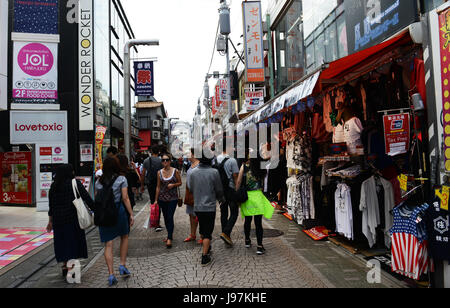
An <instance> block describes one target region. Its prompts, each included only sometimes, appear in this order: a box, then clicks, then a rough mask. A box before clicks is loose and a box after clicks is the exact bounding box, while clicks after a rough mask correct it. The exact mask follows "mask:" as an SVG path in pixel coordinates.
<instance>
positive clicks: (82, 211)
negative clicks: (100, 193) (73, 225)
mask: <svg viewBox="0 0 450 308" xmlns="http://www.w3.org/2000/svg"><path fill="white" fill-rule="evenodd" d="M72 188H73V194H74V195H75V200H73V201H72V202H73V205H75V208H76V209H77V216H78V222H79V224H80V228H81V229H82V230H86V229H88V228H89V227H90V226H92V225H93V224H94V215H93V214H92V213H91V211H90V210H89V209H88V208H87V206H86V205H85V204H84V201H83V199H82V198H81V195H80V192H79V191H78V187H77V181H76V180H75V179H73V180H72Z"/></svg>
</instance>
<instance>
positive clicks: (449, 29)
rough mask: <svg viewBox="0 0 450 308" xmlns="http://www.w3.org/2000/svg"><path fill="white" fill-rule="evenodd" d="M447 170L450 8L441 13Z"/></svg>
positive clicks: (449, 162)
mask: <svg viewBox="0 0 450 308" xmlns="http://www.w3.org/2000/svg"><path fill="white" fill-rule="evenodd" d="M439 38H440V47H441V48H440V51H441V52H440V58H441V79H442V80H441V83H442V107H443V108H442V111H443V113H444V124H443V125H444V159H445V171H450V9H446V10H445V11H442V12H441V13H440V14H439Z"/></svg>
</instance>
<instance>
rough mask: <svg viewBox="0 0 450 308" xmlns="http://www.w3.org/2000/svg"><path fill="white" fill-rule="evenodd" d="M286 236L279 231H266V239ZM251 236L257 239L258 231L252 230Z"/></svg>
mask: <svg viewBox="0 0 450 308" xmlns="http://www.w3.org/2000/svg"><path fill="white" fill-rule="evenodd" d="M282 235H284V232H283V231H280V230H277V229H264V237H266V238H271V237H280V236H282ZM251 236H252V237H256V231H255V230H254V229H252V231H251Z"/></svg>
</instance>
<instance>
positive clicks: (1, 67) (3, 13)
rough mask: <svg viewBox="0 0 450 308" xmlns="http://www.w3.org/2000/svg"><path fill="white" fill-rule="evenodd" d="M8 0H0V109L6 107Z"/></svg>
mask: <svg viewBox="0 0 450 308" xmlns="http://www.w3.org/2000/svg"><path fill="white" fill-rule="evenodd" d="M7 91H8V0H0V110H6V109H7V108H8V93H7Z"/></svg>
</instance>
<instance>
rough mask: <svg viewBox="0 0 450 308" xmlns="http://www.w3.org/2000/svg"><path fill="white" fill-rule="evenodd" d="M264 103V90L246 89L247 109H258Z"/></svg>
mask: <svg viewBox="0 0 450 308" xmlns="http://www.w3.org/2000/svg"><path fill="white" fill-rule="evenodd" d="M262 105H264V90H259V91H245V106H246V108H247V111H252V110H256V109H258V108H259V107H261V106H262Z"/></svg>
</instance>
